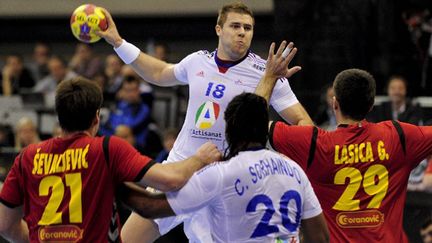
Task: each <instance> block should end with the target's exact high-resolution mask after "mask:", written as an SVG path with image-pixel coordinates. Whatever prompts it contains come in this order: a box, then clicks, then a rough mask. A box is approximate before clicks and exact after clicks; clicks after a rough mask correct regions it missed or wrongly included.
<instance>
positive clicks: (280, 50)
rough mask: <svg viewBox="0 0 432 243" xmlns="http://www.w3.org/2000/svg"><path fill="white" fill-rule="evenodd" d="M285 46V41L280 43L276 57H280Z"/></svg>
mask: <svg viewBox="0 0 432 243" xmlns="http://www.w3.org/2000/svg"><path fill="white" fill-rule="evenodd" d="M286 45H287V42H286V41H285V40H284V41H282V43H281V44H280V46H279V48H278V50H277V52H276V57H280V56H282V52H283V51H284V49H285V47H286Z"/></svg>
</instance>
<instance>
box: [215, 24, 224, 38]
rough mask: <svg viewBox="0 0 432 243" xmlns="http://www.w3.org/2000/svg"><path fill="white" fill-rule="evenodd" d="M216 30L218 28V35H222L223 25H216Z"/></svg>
mask: <svg viewBox="0 0 432 243" xmlns="http://www.w3.org/2000/svg"><path fill="white" fill-rule="evenodd" d="M215 30H216V35H217V36H220V32H221V31H222V27H221V26H220V25H218V24H217V25H216V26H215Z"/></svg>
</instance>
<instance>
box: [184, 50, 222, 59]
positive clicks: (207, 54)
mask: <svg viewBox="0 0 432 243" xmlns="http://www.w3.org/2000/svg"><path fill="white" fill-rule="evenodd" d="M215 53H216V51H208V50H199V51H196V52H193V53H191V54H190V55H189V56H190V57H191V58H204V59H208V60H211V59H214V56H215Z"/></svg>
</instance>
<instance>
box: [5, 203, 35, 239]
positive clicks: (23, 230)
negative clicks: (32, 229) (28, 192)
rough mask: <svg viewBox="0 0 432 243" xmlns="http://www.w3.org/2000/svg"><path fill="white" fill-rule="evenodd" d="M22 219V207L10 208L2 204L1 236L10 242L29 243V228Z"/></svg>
mask: <svg viewBox="0 0 432 243" xmlns="http://www.w3.org/2000/svg"><path fill="white" fill-rule="evenodd" d="M22 217H23V213H22V207H17V208H8V207H6V206H5V205H3V203H0V235H1V236H3V237H4V238H5V239H7V240H8V241H10V242H29V231H28V227H27V224H26V222H25V221H24V220H22Z"/></svg>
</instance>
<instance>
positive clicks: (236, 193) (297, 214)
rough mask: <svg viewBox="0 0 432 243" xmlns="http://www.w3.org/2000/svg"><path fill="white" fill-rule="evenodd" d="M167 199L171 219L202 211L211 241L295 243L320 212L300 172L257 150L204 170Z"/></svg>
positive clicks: (285, 160)
mask: <svg viewBox="0 0 432 243" xmlns="http://www.w3.org/2000/svg"><path fill="white" fill-rule="evenodd" d="M192 195H193V196H192ZM167 199H168V202H169V204H170V205H171V207H172V209H173V210H174V212H175V213H176V214H187V213H191V212H193V211H196V210H198V209H201V208H203V207H207V213H208V215H207V219H208V220H209V221H210V225H211V227H210V228H211V236H212V238H213V241H214V242H299V228H300V223H301V220H302V219H308V218H312V217H315V216H317V215H319V214H320V213H322V210H321V206H320V204H319V202H318V199H317V197H316V196H315V194H314V191H313V189H312V187H311V184H310V182H309V180H308V178H307V177H306V174H305V173H304V171H303V170H302V169H301V167H300V166H299V165H297V163H295V162H294V161H292V160H290V159H289V158H287V157H285V156H283V155H281V154H279V153H276V152H273V151H269V150H266V149H262V148H260V149H259V150H256V151H243V152H240V153H239V154H238V155H237V156H235V157H234V158H232V159H230V160H229V161H227V162H219V163H215V164H213V165H210V166H208V167H205V168H204V169H202V170H201V171H199V172H197V173H195V174H194V175H193V176H192V178H191V179H190V180H189V182H188V183H187V184H186V185H185V186H184V187H183V188H182V189H180V190H179V191H177V192H170V193H167Z"/></svg>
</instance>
